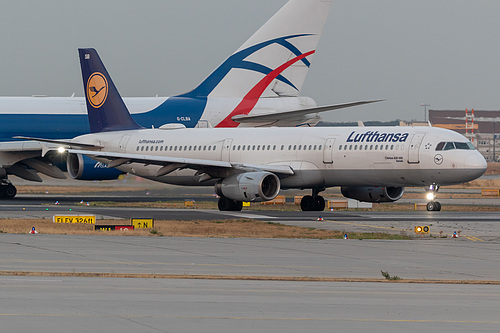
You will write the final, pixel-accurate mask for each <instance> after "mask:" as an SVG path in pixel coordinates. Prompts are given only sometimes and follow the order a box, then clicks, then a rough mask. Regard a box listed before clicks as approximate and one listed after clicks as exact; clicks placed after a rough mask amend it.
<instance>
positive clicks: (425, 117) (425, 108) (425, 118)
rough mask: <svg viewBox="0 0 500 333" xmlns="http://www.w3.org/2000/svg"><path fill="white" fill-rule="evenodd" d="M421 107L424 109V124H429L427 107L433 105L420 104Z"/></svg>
mask: <svg viewBox="0 0 500 333" xmlns="http://www.w3.org/2000/svg"><path fill="white" fill-rule="evenodd" d="M420 106H423V107H424V123H426V122H427V107H428V106H431V105H430V104H424V103H422V104H420Z"/></svg>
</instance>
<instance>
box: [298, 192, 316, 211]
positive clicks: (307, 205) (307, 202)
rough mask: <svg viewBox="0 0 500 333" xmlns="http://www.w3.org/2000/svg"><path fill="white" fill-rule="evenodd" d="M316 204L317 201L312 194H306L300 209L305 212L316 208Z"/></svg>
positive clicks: (301, 201)
mask: <svg viewBox="0 0 500 333" xmlns="http://www.w3.org/2000/svg"><path fill="white" fill-rule="evenodd" d="M315 206H316V201H315V200H314V198H313V197H312V195H304V196H303V197H302V200H300V209H301V210H302V211H303V212H310V211H313V210H314V207H315Z"/></svg>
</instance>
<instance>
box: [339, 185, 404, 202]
mask: <svg viewBox="0 0 500 333" xmlns="http://www.w3.org/2000/svg"><path fill="white" fill-rule="evenodd" d="M341 191H342V195H343V196H344V197H346V198H350V199H356V200H358V201H364V202H394V201H397V200H399V199H401V197H402V196H403V193H404V191H405V188H404V187H385V186H380V187H379V186H371V187H364V186H342V187H341Z"/></svg>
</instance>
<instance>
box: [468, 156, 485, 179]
mask: <svg viewBox="0 0 500 333" xmlns="http://www.w3.org/2000/svg"><path fill="white" fill-rule="evenodd" d="M487 167H488V165H487V163H486V160H485V159H484V157H483V155H481V154H480V153H478V152H477V153H476V154H474V155H472V156H469V157H467V158H466V159H465V165H464V169H465V170H467V171H468V173H469V175H470V176H471V180H473V179H476V178H479V177H481V176H482V175H483V174H484V173H485V172H486V168H487Z"/></svg>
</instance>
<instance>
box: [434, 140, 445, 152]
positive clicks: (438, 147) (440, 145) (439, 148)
mask: <svg viewBox="0 0 500 333" xmlns="http://www.w3.org/2000/svg"><path fill="white" fill-rule="evenodd" d="M445 144H446V142H440V143H438V144H437V146H436V150H443V148H444V145H445Z"/></svg>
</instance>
